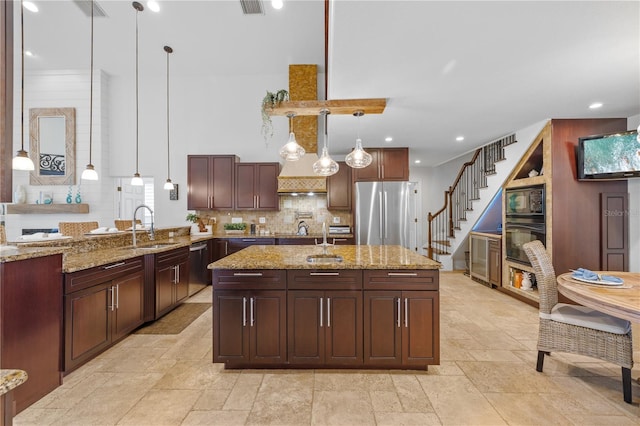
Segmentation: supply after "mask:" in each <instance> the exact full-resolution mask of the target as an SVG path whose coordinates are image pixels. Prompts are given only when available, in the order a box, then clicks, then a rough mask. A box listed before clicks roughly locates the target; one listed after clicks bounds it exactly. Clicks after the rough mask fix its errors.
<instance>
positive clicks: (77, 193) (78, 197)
mask: <svg viewBox="0 0 640 426" xmlns="http://www.w3.org/2000/svg"><path fill="white" fill-rule="evenodd" d="M80 203H82V197H81V196H80V185H78V192H76V204H80Z"/></svg>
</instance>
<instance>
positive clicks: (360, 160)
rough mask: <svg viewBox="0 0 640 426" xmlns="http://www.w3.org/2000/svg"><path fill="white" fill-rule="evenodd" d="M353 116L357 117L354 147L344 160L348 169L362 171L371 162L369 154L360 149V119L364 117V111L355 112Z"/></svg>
mask: <svg viewBox="0 0 640 426" xmlns="http://www.w3.org/2000/svg"><path fill="white" fill-rule="evenodd" d="M353 115H354V116H356V117H358V133H357V137H356V147H355V149H354V150H353V151H351V152H350V153H349V154H347V157H346V158H345V162H346V163H347V165H348V166H349V167H353V168H354V169H362V168H364V167H367V166H368V165H369V164H371V161H373V158H372V157H371V154H369V153H368V152H367V151H365V150H364V149H362V139H360V117H362V116H363V115H364V111H356V112H354V113H353Z"/></svg>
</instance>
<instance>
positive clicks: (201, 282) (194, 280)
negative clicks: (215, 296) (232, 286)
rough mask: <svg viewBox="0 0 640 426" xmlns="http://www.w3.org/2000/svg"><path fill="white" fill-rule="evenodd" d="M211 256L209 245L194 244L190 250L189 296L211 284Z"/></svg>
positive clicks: (202, 243)
mask: <svg viewBox="0 0 640 426" xmlns="http://www.w3.org/2000/svg"><path fill="white" fill-rule="evenodd" d="M208 260H209V256H208V251H207V243H206V242H201V243H193V244H191V247H190V248H189V296H192V295H194V294H196V293H197V292H199V291H200V290H202V289H203V288H205V287H206V286H207V284H208V283H209V280H208V275H209V272H208V271H209V270H208V269H207V265H208V264H209V261H208Z"/></svg>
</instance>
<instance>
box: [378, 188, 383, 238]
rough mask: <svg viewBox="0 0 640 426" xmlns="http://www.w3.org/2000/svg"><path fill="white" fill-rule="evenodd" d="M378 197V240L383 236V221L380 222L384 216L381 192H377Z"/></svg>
mask: <svg viewBox="0 0 640 426" xmlns="http://www.w3.org/2000/svg"><path fill="white" fill-rule="evenodd" d="M378 197H379V198H380V202H379V203H378V208H379V210H380V213H379V214H380V216H379V219H380V240H382V238H384V236H383V228H384V223H383V222H382V221H383V218H384V216H383V212H384V210H383V206H382V192H378Z"/></svg>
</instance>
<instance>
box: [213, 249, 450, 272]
mask: <svg viewBox="0 0 640 426" xmlns="http://www.w3.org/2000/svg"><path fill="white" fill-rule="evenodd" d="M321 253H322V247H315V246H308V245H307V246H301V245H291V246H261V245H256V246H250V247H247V248H245V249H243V250H240V251H239V252H236V253H233V254H231V255H229V256H226V257H224V258H222V259H220V260H218V261H216V262H213V263H211V264H209V266H208V268H209V269H440V266H441V265H440V263H439V262H436V261H434V260H431V259H429V258H427V257H425V256H422V255H420V254H418V253H416V252H414V251H411V250H409V249H406V248H404V247H402V246H365V245H339V246H331V247H329V248H328V250H327V253H329V254H332V255H338V256H341V257H342V258H343V261H342V262H334V263H309V262H307V261H306V258H307V256H308V255H312V254H321Z"/></svg>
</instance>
